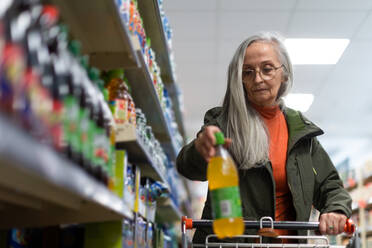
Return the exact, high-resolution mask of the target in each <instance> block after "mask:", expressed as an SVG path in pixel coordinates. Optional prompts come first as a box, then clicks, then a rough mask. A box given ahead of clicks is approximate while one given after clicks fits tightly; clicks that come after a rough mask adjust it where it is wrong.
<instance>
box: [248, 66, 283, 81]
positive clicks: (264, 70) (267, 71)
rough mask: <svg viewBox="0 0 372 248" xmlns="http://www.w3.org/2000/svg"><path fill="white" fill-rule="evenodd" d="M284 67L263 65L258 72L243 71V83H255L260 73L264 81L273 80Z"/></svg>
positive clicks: (252, 70) (254, 70)
mask: <svg viewBox="0 0 372 248" xmlns="http://www.w3.org/2000/svg"><path fill="white" fill-rule="evenodd" d="M283 66H284V65H281V66H278V67H275V66H273V65H262V66H260V67H259V68H258V71H257V70H256V69H243V71H242V79H243V81H254V80H255V78H256V74H257V72H258V73H259V74H260V77H261V78H262V79H263V80H271V79H273V78H274V77H275V75H276V71H277V70H278V69H280V68H282V67H283Z"/></svg>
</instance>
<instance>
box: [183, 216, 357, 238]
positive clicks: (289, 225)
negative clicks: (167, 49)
mask: <svg viewBox="0 0 372 248" xmlns="http://www.w3.org/2000/svg"><path fill="white" fill-rule="evenodd" d="M212 224H213V220H193V219H191V218H187V217H186V216H182V225H184V227H185V228H186V229H193V228H197V227H212ZM272 224H273V226H274V229H286V230H319V222H302V221H273V222H272V223H271V222H270V221H262V227H271V225H272ZM244 225H245V227H246V228H248V229H260V221H248V220H245V221H244ZM344 232H345V233H348V234H353V233H354V232H355V224H354V223H353V221H352V220H351V219H347V220H346V224H345V226H344Z"/></svg>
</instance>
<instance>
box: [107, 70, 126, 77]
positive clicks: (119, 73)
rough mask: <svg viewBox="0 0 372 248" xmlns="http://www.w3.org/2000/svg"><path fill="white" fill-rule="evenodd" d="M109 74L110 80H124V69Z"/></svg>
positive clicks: (111, 71)
mask: <svg viewBox="0 0 372 248" xmlns="http://www.w3.org/2000/svg"><path fill="white" fill-rule="evenodd" d="M107 74H108V78H109V80H111V79H113V78H120V79H122V80H123V78H124V70H122V69H116V70H110V71H109V72H108V73H107Z"/></svg>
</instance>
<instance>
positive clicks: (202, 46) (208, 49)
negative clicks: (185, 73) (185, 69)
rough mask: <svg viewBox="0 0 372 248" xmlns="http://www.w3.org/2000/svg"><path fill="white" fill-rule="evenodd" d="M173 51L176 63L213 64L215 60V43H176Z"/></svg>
mask: <svg viewBox="0 0 372 248" xmlns="http://www.w3.org/2000/svg"><path fill="white" fill-rule="evenodd" d="M173 51H174V54H175V55H174V56H175V57H176V61H177V63H178V62H186V63H215V62H216V60H217V55H216V53H217V46H216V42H204V41H202V42H195V41H192V42H177V43H174V45H173Z"/></svg>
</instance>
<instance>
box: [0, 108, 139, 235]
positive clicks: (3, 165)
mask: <svg viewBox="0 0 372 248" xmlns="http://www.w3.org/2000/svg"><path fill="white" fill-rule="evenodd" d="M0 130H1V131H0V175H1V177H0V203H1V208H0V215H1V221H0V228H9V227H21V226H45V225H57V224H70V223H86V222H97V221H108V220H119V219H122V218H133V214H132V212H131V211H130V209H129V208H128V207H127V206H126V205H125V204H124V201H123V200H121V199H120V198H119V197H117V196H116V195H114V194H113V193H112V192H110V191H109V190H108V189H107V188H106V187H104V186H103V185H102V184H100V183H99V182H97V181H96V180H95V179H94V178H92V177H91V176H89V175H88V174H87V173H86V172H84V171H83V170H82V169H81V168H79V167H77V166H76V165H73V164H72V163H70V162H69V161H67V160H65V159H64V158H62V157H61V156H59V155H58V154H57V153H55V152H54V151H53V150H51V149H50V148H49V147H47V146H44V145H42V144H39V143H37V142H35V140H34V139H32V138H31V137H30V136H29V135H28V134H26V133H24V132H23V131H21V130H19V129H18V128H16V127H14V125H13V124H12V123H10V122H9V120H7V119H6V118H5V117H4V116H1V115H0Z"/></svg>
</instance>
